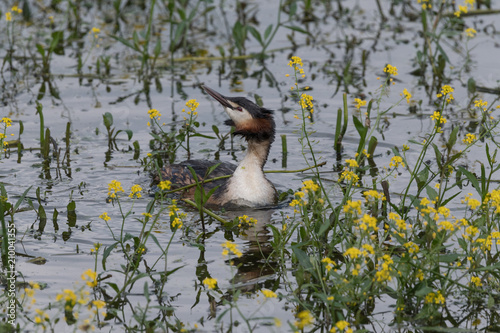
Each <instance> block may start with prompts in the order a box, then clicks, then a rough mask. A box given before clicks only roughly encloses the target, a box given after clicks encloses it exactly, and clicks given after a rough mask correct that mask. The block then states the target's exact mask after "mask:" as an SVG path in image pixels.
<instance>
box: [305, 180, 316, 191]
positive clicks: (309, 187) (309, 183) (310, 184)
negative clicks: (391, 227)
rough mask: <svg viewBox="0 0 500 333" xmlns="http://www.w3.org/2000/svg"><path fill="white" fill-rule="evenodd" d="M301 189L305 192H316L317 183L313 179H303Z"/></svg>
mask: <svg viewBox="0 0 500 333" xmlns="http://www.w3.org/2000/svg"><path fill="white" fill-rule="evenodd" d="M302 185H303V186H302V188H301V190H302V191H304V192H305V193H310V192H316V191H318V190H319V185H318V184H316V183H315V182H314V181H313V180H304V181H303V182H302Z"/></svg>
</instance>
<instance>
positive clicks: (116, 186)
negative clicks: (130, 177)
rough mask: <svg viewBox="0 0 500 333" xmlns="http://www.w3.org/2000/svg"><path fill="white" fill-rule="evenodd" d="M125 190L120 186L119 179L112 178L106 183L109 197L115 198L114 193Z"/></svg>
mask: <svg viewBox="0 0 500 333" xmlns="http://www.w3.org/2000/svg"><path fill="white" fill-rule="evenodd" d="M118 192H125V191H124V190H123V188H122V184H121V183H120V182H119V181H116V180H112V181H111V183H109V184H108V196H109V197H110V198H116V193H118Z"/></svg>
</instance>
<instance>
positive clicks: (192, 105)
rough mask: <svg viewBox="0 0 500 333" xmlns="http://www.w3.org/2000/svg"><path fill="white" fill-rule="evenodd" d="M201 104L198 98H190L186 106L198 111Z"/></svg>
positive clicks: (192, 110)
mask: <svg viewBox="0 0 500 333" xmlns="http://www.w3.org/2000/svg"><path fill="white" fill-rule="evenodd" d="M199 105H200V103H198V102H197V101H196V99H190V100H189V101H187V102H186V106H187V107H188V108H190V109H191V112H194V111H196V109H197V108H198V106H199ZM194 115H196V114H194Z"/></svg>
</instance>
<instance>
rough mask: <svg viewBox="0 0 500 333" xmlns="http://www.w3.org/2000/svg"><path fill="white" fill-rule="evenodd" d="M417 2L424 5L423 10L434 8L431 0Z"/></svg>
mask: <svg viewBox="0 0 500 333" xmlns="http://www.w3.org/2000/svg"><path fill="white" fill-rule="evenodd" d="M417 2H418V3H419V4H421V5H422V9H423V10H427V9H431V8H432V3H431V0H417Z"/></svg>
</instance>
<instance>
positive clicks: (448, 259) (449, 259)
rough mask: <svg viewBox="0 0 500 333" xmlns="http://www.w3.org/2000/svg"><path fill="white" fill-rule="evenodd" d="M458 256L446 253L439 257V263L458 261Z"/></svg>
mask: <svg viewBox="0 0 500 333" xmlns="http://www.w3.org/2000/svg"><path fill="white" fill-rule="evenodd" d="M458 257H459V255H458V254H457V253H448V254H443V255H440V256H439V262H446V263H450V262H455V261H456V260H457V259H458Z"/></svg>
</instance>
